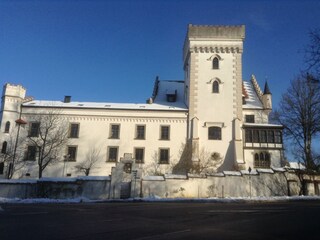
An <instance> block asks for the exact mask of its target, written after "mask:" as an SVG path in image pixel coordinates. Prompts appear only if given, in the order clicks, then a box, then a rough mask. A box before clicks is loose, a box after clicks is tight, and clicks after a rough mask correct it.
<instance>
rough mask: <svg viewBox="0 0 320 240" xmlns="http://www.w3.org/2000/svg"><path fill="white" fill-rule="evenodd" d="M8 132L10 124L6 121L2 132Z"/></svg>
mask: <svg viewBox="0 0 320 240" xmlns="http://www.w3.org/2000/svg"><path fill="white" fill-rule="evenodd" d="M9 131H10V122H9V121H7V122H6V126H5V128H4V132H5V133H9Z"/></svg>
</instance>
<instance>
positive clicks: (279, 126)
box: [243, 123, 283, 128]
mask: <svg viewBox="0 0 320 240" xmlns="http://www.w3.org/2000/svg"><path fill="white" fill-rule="evenodd" d="M243 126H245V127H268V128H269V127H273V128H283V126H282V125H279V124H270V123H244V124H243Z"/></svg>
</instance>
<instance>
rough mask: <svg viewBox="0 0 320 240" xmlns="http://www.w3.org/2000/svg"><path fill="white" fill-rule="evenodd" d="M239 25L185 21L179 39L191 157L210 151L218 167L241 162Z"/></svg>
mask: <svg viewBox="0 0 320 240" xmlns="http://www.w3.org/2000/svg"><path fill="white" fill-rule="evenodd" d="M244 37H245V27H244V26H208V25H204V26H201V25H200V26H197V25H189V26H188V33H187V36H186V39H185V43H184V52H183V61H184V72H185V103H186V105H187V106H188V107H189V113H188V114H189V115H188V135H187V136H188V140H189V142H191V143H192V145H193V149H197V150H195V151H194V154H193V161H197V160H199V159H201V158H203V156H201V153H204V152H205V153H209V154H211V155H212V156H213V155H215V156H220V158H221V159H223V161H222V164H221V165H220V167H219V170H227V169H228V170H230V169H233V167H234V165H237V161H238V162H239V163H242V162H243V153H242V152H243V151H242V136H241V131H240V125H241V119H242V52H243V41H244Z"/></svg>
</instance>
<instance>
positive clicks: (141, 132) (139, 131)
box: [136, 125, 146, 139]
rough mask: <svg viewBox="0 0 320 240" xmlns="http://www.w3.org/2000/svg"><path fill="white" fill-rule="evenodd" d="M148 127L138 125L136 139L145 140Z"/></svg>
mask: <svg viewBox="0 0 320 240" xmlns="http://www.w3.org/2000/svg"><path fill="white" fill-rule="evenodd" d="M145 133H146V126H144V125H138V126H137V129H136V139H145Z"/></svg>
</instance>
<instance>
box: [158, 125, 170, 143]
mask: <svg viewBox="0 0 320 240" xmlns="http://www.w3.org/2000/svg"><path fill="white" fill-rule="evenodd" d="M160 131H161V132H160V139H161V140H169V139H170V126H161V128H160Z"/></svg>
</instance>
